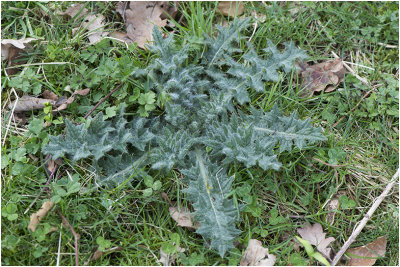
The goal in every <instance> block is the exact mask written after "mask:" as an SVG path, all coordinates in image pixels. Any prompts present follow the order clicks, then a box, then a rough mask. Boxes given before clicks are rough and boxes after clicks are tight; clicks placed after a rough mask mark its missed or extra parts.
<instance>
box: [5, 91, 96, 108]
mask: <svg viewBox="0 0 400 267" xmlns="http://www.w3.org/2000/svg"><path fill="white" fill-rule="evenodd" d="M46 91H47V90H46ZM46 91H45V92H43V97H49V98H38V97H31V96H23V97H21V98H19V99H18V102H17V105H16V106H15V109H14V112H16V113H18V112H24V111H30V110H35V109H43V108H44V107H45V106H44V104H45V103H50V105H52V106H53V107H57V108H56V109H54V110H53V112H56V111H61V110H64V109H66V108H67V107H68V105H69V104H71V103H72V102H73V101H74V100H75V95H81V96H86V95H87V94H88V93H89V92H90V89H89V88H86V89H82V90H78V91H75V92H74V93H73V94H72V95H71V96H70V97H69V98H68V99H67V100H66V101H65V98H64V97H60V98H59V97H58V96H57V95H56V94H54V93H52V92H49V91H47V92H46ZM14 104H15V101H13V102H11V103H10V104H8V108H9V109H12V108H13V107H14Z"/></svg>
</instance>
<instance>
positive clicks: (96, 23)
mask: <svg viewBox="0 0 400 267" xmlns="http://www.w3.org/2000/svg"><path fill="white" fill-rule="evenodd" d="M83 6H84V4H73V5H72V6H70V7H69V8H68V9H67V10H66V11H65V12H60V13H58V14H59V15H67V16H69V17H70V18H73V17H75V16H76V15H78V13H79V12H80V11H81V10H82V12H81V13H79V15H78V16H77V18H82V17H85V18H84V20H83V21H82V24H81V28H83V29H84V30H87V31H89V34H88V39H89V43H90V44H95V43H97V42H99V41H101V40H102V39H103V37H104V36H107V35H108V32H105V31H104V27H105V24H104V19H105V18H104V16H103V15H101V14H100V15H94V14H90V15H88V10H87V9H86V8H83ZM78 30H79V28H73V29H72V35H75V34H76V33H77V32H78Z"/></svg>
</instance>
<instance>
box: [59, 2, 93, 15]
mask: <svg viewBox="0 0 400 267" xmlns="http://www.w3.org/2000/svg"><path fill="white" fill-rule="evenodd" d="M84 6H85V4H73V5H71V6H70V7H68V8H67V10H65V11H64V12H58V13H57V14H58V15H62V16H69V17H71V18H74V17H75V16H76V15H78V16H77V17H76V18H81V17H84V16H86V14H87V13H88V10H87V9H86V8H84Z"/></svg>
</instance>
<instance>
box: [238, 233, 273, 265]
mask: <svg viewBox="0 0 400 267" xmlns="http://www.w3.org/2000/svg"><path fill="white" fill-rule="evenodd" d="M275 261H276V256H275V255H272V254H269V253H268V248H264V247H263V246H262V243H261V241H259V240H257V239H250V240H249V245H248V247H247V249H246V251H245V252H244V254H243V257H242V259H241V260H240V266H273V265H274V264H275Z"/></svg>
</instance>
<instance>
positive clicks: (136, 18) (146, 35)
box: [112, 1, 167, 49]
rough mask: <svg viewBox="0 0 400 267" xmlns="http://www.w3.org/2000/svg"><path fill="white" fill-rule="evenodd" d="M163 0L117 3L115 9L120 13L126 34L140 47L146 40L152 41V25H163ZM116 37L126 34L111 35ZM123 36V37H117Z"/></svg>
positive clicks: (164, 20)
mask: <svg viewBox="0 0 400 267" xmlns="http://www.w3.org/2000/svg"><path fill="white" fill-rule="evenodd" d="M164 5H166V4H165V3H164V2H156V1H143V2H136V1H131V2H129V4H126V3H119V4H117V7H116V10H117V12H118V13H120V14H121V16H122V18H123V19H124V21H125V25H126V36H127V37H128V38H129V39H130V42H136V43H137V45H138V46H139V47H140V48H143V49H144V48H145V44H146V43H147V42H152V41H153V28H154V26H159V27H164V26H165V25H166V24H167V20H166V19H162V18H161V15H163V13H164V11H165V10H164ZM112 36H113V37H114V38H117V39H122V41H123V39H125V40H126V38H125V37H126V36H116V35H112ZM118 37H123V38H118Z"/></svg>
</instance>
